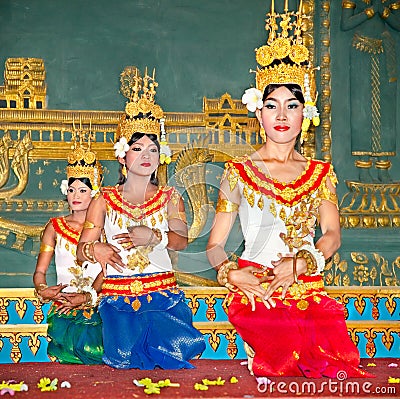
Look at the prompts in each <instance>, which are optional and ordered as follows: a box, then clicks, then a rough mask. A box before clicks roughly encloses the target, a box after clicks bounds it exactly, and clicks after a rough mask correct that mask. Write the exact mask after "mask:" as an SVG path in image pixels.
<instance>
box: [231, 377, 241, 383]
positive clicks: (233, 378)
mask: <svg viewBox="0 0 400 399" xmlns="http://www.w3.org/2000/svg"><path fill="white" fill-rule="evenodd" d="M229 382H230V383H231V384H236V383H238V382H239V380H238V379H237V378H236V377H235V376H233V377H231V379H230V380H229Z"/></svg>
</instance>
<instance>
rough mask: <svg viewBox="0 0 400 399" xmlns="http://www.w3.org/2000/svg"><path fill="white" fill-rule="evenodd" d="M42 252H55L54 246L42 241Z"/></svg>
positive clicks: (40, 251)
mask: <svg viewBox="0 0 400 399" xmlns="http://www.w3.org/2000/svg"><path fill="white" fill-rule="evenodd" d="M42 252H54V247H52V246H51V245H47V244H45V243H41V244H40V250H39V253H40V254H41V253H42Z"/></svg>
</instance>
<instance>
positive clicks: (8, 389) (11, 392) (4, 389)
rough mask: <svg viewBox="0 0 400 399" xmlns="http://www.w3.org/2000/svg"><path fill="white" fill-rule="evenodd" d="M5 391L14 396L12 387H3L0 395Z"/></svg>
mask: <svg viewBox="0 0 400 399" xmlns="http://www.w3.org/2000/svg"><path fill="white" fill-rule="evenodd" d="M6 393H8V394H9V395H11V396H14V394H15V391H14V390H13V389H10V388H3V389H2V390H1V391H0V395H5V394H6Z"/></svg>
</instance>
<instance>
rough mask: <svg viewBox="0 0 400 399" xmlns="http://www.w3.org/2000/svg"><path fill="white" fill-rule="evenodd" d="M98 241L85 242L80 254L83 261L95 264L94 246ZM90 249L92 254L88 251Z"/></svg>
mask: <svg viewBox="0 0 400 399" xmlns="http://www.w3.org/2000/svg"><path fill="white" fill-rule="evenodd" d="M98 242H99V241H97V240H96V241H87V242H85V243H84V244H83V246H82V254H83V257H84V258H85V260H87V261H89V262H90V263H96V262H97V260H96V257H95V256H94V246H95V244H96V243H98ZM90 248H92V252H91V251H90Z"/></svg>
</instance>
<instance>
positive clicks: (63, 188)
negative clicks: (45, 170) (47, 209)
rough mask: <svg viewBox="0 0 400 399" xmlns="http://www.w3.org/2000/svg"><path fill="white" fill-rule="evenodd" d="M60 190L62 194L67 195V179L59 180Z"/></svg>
mask: <svg viewBox="0 0 400 399" xmlns="http://www.w3.org/2000/svg"><path fill="white" fill-rule="evenodd" d="M60 190H61V192H62V193H63V195H67V193H68V180H61V184H60Z"/></svg>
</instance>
